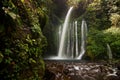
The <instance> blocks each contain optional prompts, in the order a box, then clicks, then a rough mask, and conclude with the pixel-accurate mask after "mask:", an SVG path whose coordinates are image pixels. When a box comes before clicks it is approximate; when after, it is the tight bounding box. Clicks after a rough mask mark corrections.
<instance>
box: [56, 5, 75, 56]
mask: <svg viewBox="0 0 120 80" xmlns="http://www.w3.org/2000/svg"><path fill="white" fill-rule="evenodd" d="M72 9H73V7H70V9H69V10H68V13H67V16H66V18H65V22H64V25H63V29H62V35H61V40H60V46H59V51H58V57H65V55H64V52H63V48H64V43H65V37H66V31H67V27H68V22H69V18H70V14H71V12H72Z"/></svg>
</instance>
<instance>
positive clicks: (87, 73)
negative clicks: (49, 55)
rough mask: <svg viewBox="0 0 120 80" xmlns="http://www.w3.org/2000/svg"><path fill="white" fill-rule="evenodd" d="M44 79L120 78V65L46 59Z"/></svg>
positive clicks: (115, 79)
mask: <svg viewBox="0 0 120 80" xmlns="http://www.w3.org/2000/svg"><path fill="white" fill-rule="evenodd" d="M45 63H46V70H45V76H44V80H120V67H119V66H113V65H110V64H108V63H92V62H84V63H83V62H74V61H69V62H67V61H45Z"/></svg>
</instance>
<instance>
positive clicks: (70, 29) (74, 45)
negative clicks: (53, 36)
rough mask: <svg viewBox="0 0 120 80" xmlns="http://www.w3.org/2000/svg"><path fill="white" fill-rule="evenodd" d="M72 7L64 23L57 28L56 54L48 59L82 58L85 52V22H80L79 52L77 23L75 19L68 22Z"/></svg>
mask: <svg viewBox="0 0 120 80" xmlns="http://www.w3.org/2000/svg"><path fill="white" fill-rule="evenodd" d="M72 9H73V7H70V9H69V10H68V13H67V15H66V18H65V21H64V24H63V25H62V26H59V28H58V35H59V36H58V38H59V39H58V41H59V44H58V45H59V48H58V54H57V56H55V57H54V56H53V57H50V59H79V60H81V59H82V56H83V55H84V53H85V46H86V38H87V24H86V21H85V20H82V24H81V45H80V46H81V48H80V49H81V51H80V53H79V40H78V24H77V21H71V22H70V15H71V12H72Z"/></svg>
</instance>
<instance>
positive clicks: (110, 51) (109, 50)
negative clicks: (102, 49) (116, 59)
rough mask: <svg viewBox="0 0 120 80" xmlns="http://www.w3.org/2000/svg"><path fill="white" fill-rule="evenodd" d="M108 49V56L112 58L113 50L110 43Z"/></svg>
mask: <svg viewBox="0 0 120 80" xmlns="http://www.w3.org/2000/svg"><path fill="white" fill-rule="evenodd" d="M107 49H108V52H107V53H108V57H109V60H112V58H113V57H112V50H111V48H110V45H109V44H107Z"/></svg>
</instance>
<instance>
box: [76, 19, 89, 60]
mask: <svg viewBox="0 0 120 80" xmlns="http://www.w3.org/2000/svg"><path fill="white" fill-rule="evenodd" d="M86 37H87V24H86V21H85V20H82V25H81V52H80V54H79V56H78V57H77V59H80V60H81V59H82V56H83V55H84V53H85V46H86Z"/></svg>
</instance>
